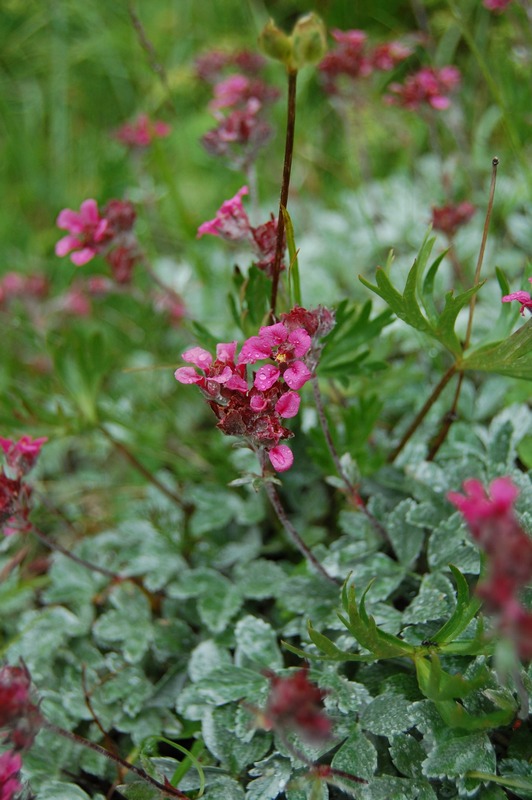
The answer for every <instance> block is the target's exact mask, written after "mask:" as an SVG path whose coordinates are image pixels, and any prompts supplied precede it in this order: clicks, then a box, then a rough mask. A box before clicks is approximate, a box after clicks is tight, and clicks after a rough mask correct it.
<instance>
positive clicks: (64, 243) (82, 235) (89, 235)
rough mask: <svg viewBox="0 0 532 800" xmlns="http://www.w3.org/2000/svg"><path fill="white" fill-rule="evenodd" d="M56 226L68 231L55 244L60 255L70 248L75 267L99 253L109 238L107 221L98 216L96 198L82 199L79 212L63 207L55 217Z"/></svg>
mask: <svg viewBox="0 0 532 800" xmlns="http://www.w3.org/2000/svg"><path fill="white" fill-rule="evenodd" d="M57 227H58V228H62V229H63V230H66V231H69V235H68V236H64V237H63V238H62V239H60V240H59V241H58V242H57V244H56V246H55V253H56V255H58V256H60V257H62V256H66V255H68V253H70V252H71V251H72V250H74V251H75V252H74V253H72V255H71V256H70V260H71V261H72V263H73V264H75V265H76V266H77V267H81V266H82V265H83V264H86V263H87V262H88V261H90V260H91V259H92V258H94V256H95V255H96V254H97V253H99V252H100V251H101V249H102V247H103V246H104V244H105V243H106V241H108V239H109V234H108V228H109V222H108V220H107V219H105V218H104V217H102V216H100V212H99V211H98V205H97V203H96V200H84V201H83V203H82V204H81V208H80V210H79V212H77V211H72V210H71V209H70V208H64V209H63V210H62V211H61V212H60V213H59V216H58V217H57Z"/></svg>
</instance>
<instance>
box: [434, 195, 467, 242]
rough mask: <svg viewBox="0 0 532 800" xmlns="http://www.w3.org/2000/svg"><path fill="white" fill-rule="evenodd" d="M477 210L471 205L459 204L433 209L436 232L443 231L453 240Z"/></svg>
mask: <svg viewBox="0 0 532 800" xmlns="http://www.w3.org/2000/svg"><path fill="white" fill-rule="evenodd" d="M475 211H476V208H475V206H474V205H472V204H471V203H467V202H464V203H458V204H457V205H454V204H452V203H449V204H447V205H445V206H440V207H439V208H437V207H436V206H433V207H432V227H433V228H434V230H437V231H442V233H445V234H447V236H448V237H449V238H452V237H453V236H454V235H455V233H456V231H457V230H458V228H460V227H461V226H462V225H465V224H466V223H467V222H469V220H470V219H471V217H472V216H473V214H474V213H475Z"/></svg>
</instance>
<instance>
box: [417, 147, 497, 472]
mask: <svg viewBox="0 0 532 800" xmlns="http://www.w3.org/2000/svg"><path fill="white" fill-rule="evenodd" d="M491 164H492V171H491V184H490V192H489V198H488V208H487V210H486V218H485V220H484V229H483V231H482V240H481V242H480V250H479V253H478V259H477V266H476V269H475V277H474V281H473V286H477V284H478V283H479V282H480V273H481V270H482V262H483V261H484V251H485V249H486V242H487V239H488V230H489V224H490V220H491V212H492V210H493V198H494V197H495V185H496V181H497V167H498V166H499V159H498V158H497V157H495V158H494V159H493V160H492V162H491ZM476 302H477V296H476V294H474V295H473V297H472V298H471V300H470V302H469V317H468V320H467V330H466V335H465V339H464V345H463V347H464V350H467V348H468V347H469V344H470V341H471V331H472V329H473V316H474V314H475V305H476ZM463 381H464V373H463V372H460V374H459V375H458V381H457V384H456V389H455V392H454V397H453V402H452V404H451V408H450V409H449V411H448V412H447V413H446V414H445V416H444V418H443V420H442V422H441V425H440V429H439V431H438V433H437V434H436V436H435V437H434V439H433V441H432V444H431V446H430V449H429V452H428V455H427V461H433V460H434V458H435V457H436V454H437V453H438V450H439V449H440V447H441V446H442V444H443V443H444V441H445V439H446V438H447V434H448V433H449V430H450V428H451V425H452V424H453V422H454V421H455V420H456V419H457V416H458V415H457V408H458V401H459V399H460V392H461V391H462V384H463Z"/></svg>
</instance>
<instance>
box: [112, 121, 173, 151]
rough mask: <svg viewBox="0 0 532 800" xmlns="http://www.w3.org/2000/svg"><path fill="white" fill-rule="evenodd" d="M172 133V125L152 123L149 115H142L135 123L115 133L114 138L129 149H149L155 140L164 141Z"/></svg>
mask: <svg viewBox="0 0 532 800" xmlns="http://www.w3.org/2000/svg"><path fill="white" fill-rule="evenodd" d="M171 132H172V129H171V127H170V125H167V124H166V122H160V121H158V120H155V121H152V120H150V118H149V117H148V115H147V114H140V115H139V116H138V117H137V119H136V120H134V121H133V122H126V123H125V125H122V127H120V128H118V130H116V131H115V133H114V136H115V138H116V139H118V141H119V142H122V144H125V145H127V146H128V147H137V148H145V147H149V146H150V145H151V143H152V142H153V140H154V139H162V138H164V137H165V136H169V135H170V133H171Z"/></svg>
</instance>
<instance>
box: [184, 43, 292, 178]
mask: <svg viewBox="0 0 532 800" xmlns="http://www.w3.org/2000/svg"><path fill="white" fill-rule="evenodd" d="M262 64H263V59H262V58H260V57H256V56H252V55H251V54H246V53H245V52H244V53H237V54H235V55H234V56H226V55H225V54H223V53H220V52H219V51H214V52H213V53H211V54H207V55H205V56H203V57H202V58H201V59H198V61H197V62H196V71H197V74H198V76H199V77H200V78H202V79H203V80H206V81H208V82H209V83H210V84H211V85H212V86H213V94H214V97H213V99H212V100H211V102H210V103H209V110H210V111H211V112H212V114H213V116H214V118H215V120H216V122H217V126H216V127H215V128H213V129H212V130H210V131H208V132H207V133H206V134H205V135H204V136H203V138H202V144H203V146H204V147H205V149H206V150H207V152H208V153H210V154H211V155H215V156H222V157H224V158H227V160H228V162H229V164H230V166H231V167H232V168H233V169H238V170H244V171H247V170H248V168H249V167H250V166H251V164H252V163H253V162H254V161H255V159H256V157H257V155H258V152H259V150H260V149H261V147H263V146H264V145H265V144H266V143H267V142H268V141H269V139H270V138H271V136H272V128H271V126H270V125H269V124H268V122H267V121H266V120H265V118H264V112H265V110H266V109H267V108H268V106H269V105H271V104H272V103H273V102H275V100H277V99H278V97H279V91H278V90H277V89H276V88H275V87H273V86H269V85H268V84H267V83H265V82H264V81H263V80H262V79H261V78H260V77H258V72H259V70H260V68H261V67H262ZM235 66H236V67H237V69H239V70H240V71H239V72H236V73H233V74H230V75H226V74H225V72H224V70H225V69H226V68H227V67H235Z"/></svg>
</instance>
